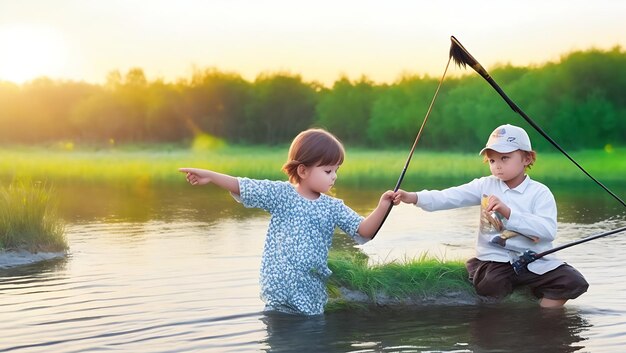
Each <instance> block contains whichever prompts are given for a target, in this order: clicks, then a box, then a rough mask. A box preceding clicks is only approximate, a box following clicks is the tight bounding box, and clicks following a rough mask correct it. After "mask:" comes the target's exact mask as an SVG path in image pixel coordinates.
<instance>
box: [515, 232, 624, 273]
mask: <svg viewBox="0 0 626 353" xmlns="http://www.w3.org/2000/svg"><path fill="white" fill-rule="evenodd" d="M625 230H626V227H621V228H617V229H613V230H609V231H607V232H604V233H600V234H596V235H591V236H588V237H587V238H583V239H580V240H577V241H573V242H571V243H568V244H565V245H561V246H557V247H556V248H552V249H550V250H546V251H544V252H540V253H536V252H534V251H532V250H526V251H524V253H523V254H522V256H520V257H519V259H517V260H516V261H515V262H513V263H512V266H513V270H515V273H517V274H518V275H519V274H522V273H524V272H525V271H527V270H528V268H527V266H528V264H529V263H531V262H533V261H535V260H539V259H540V258H542V257H544V256H546V255H550V254H552V253H553V252H557V251H559V250H563V249H567V248H569V247H571V246H574V245H578V244H582V243H586V242H588V241H590V240H594V239H598V238H602V237H606V236H607V235H611V234H615V233H620V232H623V231H625Z"/></svg>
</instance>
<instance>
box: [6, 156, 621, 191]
mask: <svg viewBox="0 0 626 353" xmlns="http://www.w3.org/2000/svg"><path fill="white" fill-rule="evenodd" d="M407 153H408V152H407V151H404V150H403V151H399V150H382V151H375V150H363V149H348V151H347V157H346V161H345V163H344V165H343V166H342V167H341V169H340V178H339V181H338V185H339V186H341V185H352V186H362V185H381V184H382V185H393V184H394V183H395V181H396V180H397V178H398V175H399V174H400V171H401V170H402V167H403V166H404V162H405V161H406V158H407ZM286 154H287V147H286V146H283V147H280V148H277V147H273V148H270V147H238V146H228V147H223V148H219V149H214V150H206V151H201V152H198V151H190V150H185V149H180V148H172V147H163V148H159V147H158V146H153V147H151V148H149V149H141V150H138V149H137V150H133V149H123V148H122V149H115V150H91V151H75V150H73V151H64V150H61V149H44V148H34V147H28V148H27V147H22V148H6V147H4V148H0V178H2V179H4V180H11V179H12V178H15V177H24V176H26V177H30V178H33V179H34V180H48V181H72V182H76V181H84V182H91V183H121V184H135V183H173V182H176V183H178V182H181V180H182V178H181V176H180V175H179V173H177V169H178V168H179V167H189V166H193V167H199V168H209V169H214V170H217V171H221V172H223V173H229V174H232V175H237V176H249V177H253V178H268V179H285V176H284V174H283V173H282V172H281V170H280V168H281V166H282V164H283V162H284V160H285V158H286ZM572 157H573V158H574V159H576V160H577V161H578V162H579V163H580V164H581V165H582V166H583V167H585V168H586V169H587V170H588V171H589V172H590V173H591V174H592V175H594V176H595V177H596V178H598V179H599V180H602V181H603V182H608V183H623V182H624V179H623V175H626V148H616V149H613V150H611V151H608V152H607V151H604V150H597V151H580V152H577V153H573V154H572ZM488 173H489V170H488V167H487V166H486V165H485V164H483V163H482V160H481V157H479V156H478V155H477V154H476V153H469V154H463V153H443V152H424V151H419V150H418V151H417V152H416V154H415V156H414V157H413V159H412V161H411V165H410V167H409V170H408V172H407V175H406V179H405V180H406V181H407V182H411V181H422V180H434V179H450V180H467V179H471V178H474V177H477V176H481V175H487V174H488ZM530 174H531V175H532V176H533V177H534V178H537V179H539V180H542V181H544V182H550V181H557V182H579V181H584V180H586V178H587V177H586V176H585V175H584V174H583V173H582V172H581V171H580V170H578V169H577V168H576V167H575V166H574V165H573V164H572V163H571V162H570V161H569V160H568V159H566V158H565V157H564V156H563V155H561V154H560V153H539V157H538V161H537V163H536V165H535V166H534V167H533V168H532V170H531V171H530Z"/></svg>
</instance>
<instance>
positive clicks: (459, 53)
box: [450, 36, 626, 207]
mask: <svg viewBox="0 0 626 353" xmlns="http://www.w3.org/2000/svg"><path fill="white" fill-rule="evenodd" d="M450 40H451V41H452V44H451V46H450V56H451V57H452V59H453V60H454V62H455V63H456V64H457V66H459V67H461V66H462V67H464V68H465V67H466V66H467V65H469V66H470V67H471V68H472V69H474V71H476V72H477V73H478V74H479V75H480V76H482V77H483V78H484V79H485V80H487V82H489V84H490V85H491V87H493V88H494V89H495V90H496V91H497V92H498V93H499V94H500V96H502V98H504V100H505V101H506V102H507V103H508V104H509V106H510V107H511V109H513V111H514V112H516V113H518V114H519V115H521V116H522V118H524V120H526V121H527V122H528V123H529V124H530V125H531V126H532V127H533V128H535V130H537V132H539V133H540V134H541V136H543V137H544V138H545V139H546V140H548V142H550V143H551V144H552V145H553V146H554V147H556V149H558V150H559V151H561V153H563V154H564V155H565V157H567V158H568V159H569V160H570V161H572V163H574V165H576V166H577V167H578V169H580V170H581V171H582V172H583V173H585V175H587V176H588V177H589V178H590V179H591V180H593V181H594V182H595V183H596V184H598V185H599V186H600V187H601V188H603V189H604V191H606V192H608V193H609V194H610V195H611V196H613V198H614V199H616V200H617V201H618V202H619V203H621V204H622V206H624V207H626V202H624V200H622V199H621V198H620V197H619V196H617V195H616V194H615V193H614V192H613V191H611V190H609V188H607V187H606V186H604V184H602V183H601V182H600V181H598V180H597V179H596V178H594V177H593V176H592V175H591V174H589V172H587V171H586V170H585V168H583V167H582V166H581V165H580V164H578V162H576V161H575V160H574V158H572V157H571V156H570V155H569V154H568V153H567V152H565V150H564V149H563V148H561V146H559V144H558V143H556V141H554V140H553V139H552V138H551V137H550V136H548V134H547V133H546V132H545V131H543V129H542V128H541V127H540V126H539V125H537V123H535V122H534V121H533V120H532V119H531V118H530V117H529V116H528V115H526V113H524V112H523V111H522V110H521V109H520V108H519V107H518V106H517V104H515V103H514V102H513V101H512V100H511V99H510V98H509V97H508V96H507V95H506V94H505V93H504V91H502V89H501V88H500V86H498V84H497V83H496V81H494V80H493V78H492V77H491V75H489V73H488V72H487V70H485V68H484V67H483V66H482V65H481V64H480V63H479V62H478V60H476V59H475V58H474V57H473V56H472V54H470V53H469V52H468V51H467V49H465V47H463V45H461V43H460V42H459V41H458V40H457V39H456V38H455V37H454V36H451V37H450Z"/></svg>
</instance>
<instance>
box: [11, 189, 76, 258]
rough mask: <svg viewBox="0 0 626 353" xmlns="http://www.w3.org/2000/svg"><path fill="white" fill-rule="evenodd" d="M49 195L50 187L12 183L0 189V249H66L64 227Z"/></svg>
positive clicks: (36, 250)
mask: <svg viewBox="0 0 626 353" xmlns="http://www.w3.org/2000/svg"><path fill="white" fill-rule="evenodd" d="M51 195H52V189H51V187H48V186H46V185H45V184H42V183H34V182H26V181H15V182H13V183H11V184H10V185H9V186H7V187H3V186H2V187H0V250H7V249H25V250H29V251H31V252H38V251H53V252H57V251H63V250H66V249H67V247H68V246H67V241H66V239H65V226H64V224H63V222H62V221H61V219H60V218H59V217H58V216H57V213H56V210H57V206H56V203H55V202H54V201H53V199H52V196H51Z"/></svg>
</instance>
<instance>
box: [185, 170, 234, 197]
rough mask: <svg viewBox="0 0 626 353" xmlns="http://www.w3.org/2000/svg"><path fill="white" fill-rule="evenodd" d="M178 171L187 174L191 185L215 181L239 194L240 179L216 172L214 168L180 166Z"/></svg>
mask: <svg viewBox="0 0 626 353" xmlns="http://www.w3.org/2000/svg"><path fill="white" fill-rule="evenodd" d="M178 171H179V172H181V173H185V174H186V175H187V181H188V182H189V184H191V185H206V184H208V183H213V184H215V185H217V186H219V187H221V188H222V189H226V190H228V191H230V192H232V193H233V194H235V195H239V181H238V180H237V178H235V177H233V176H230V175H227V174H222V173H218V172H214V171H212V170H207V169H197V168H180V169H178Z"/></svg>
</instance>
